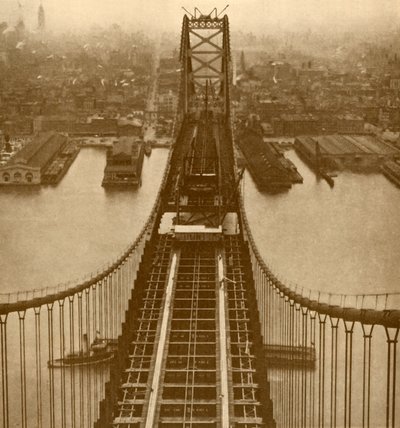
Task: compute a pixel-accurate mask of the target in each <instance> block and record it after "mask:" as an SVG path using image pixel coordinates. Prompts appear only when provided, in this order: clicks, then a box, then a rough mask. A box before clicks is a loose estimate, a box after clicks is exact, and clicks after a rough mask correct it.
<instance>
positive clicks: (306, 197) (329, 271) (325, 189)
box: [244, 151, 400, 294]
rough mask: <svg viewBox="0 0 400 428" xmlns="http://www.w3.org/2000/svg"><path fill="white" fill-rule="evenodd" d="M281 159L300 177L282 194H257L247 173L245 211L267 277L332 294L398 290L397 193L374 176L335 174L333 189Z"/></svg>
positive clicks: (289, 154) (399, 218)
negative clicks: (272, 275) (267, 270)
mask: <svg viewBox="0 0 400 428" xmlns="http://www.w3.org/2000/svg"><path fill="white" fill-rule="evenodd" d="M286 156H287V157H288V158H289V159H291V160H292V161H293V162H294V164H295V165H296V166H297V169H298V171H299V172H300V174H301V175H302V176H303V178H304V183H303V184H296V185H295V186H293V187H292V189H291V190H290V191H289V192H287V193H281V194H277V195H267V194H263V193H261V192H259V191H258V190H257V188H256V187H255V185H254V182H253V181H252V179H251V177H250V176H249V175H248V174H247V175H246V176H245V183H244V189H245V191H244V198H245V206H246V212H247V215H248V218H249V222H250V225H251V228H252V231H253V235H254V238H255V241H256V243H257V246H258V247H259V250H260V252H261V254H262V255H263V256H264V259H265V260H266V261H267V262H268V264H269V265H270V267H271V268H272V270H273V272H274V273H275V274H277V275H278V276H279V277H280V278H282V280H285V281H286V282H288V283H290V284H291V285H294V284H297V285H299V286H300V287H306V288H311V289H317V290H320V291H323V292H329V291H332V292H336V293H354V294H364V293H379V292H382V293H386V292H393V291H396V290H397V291H400V289H399V283H400V265H399V264H398V262H397V260H399V258H400V216H399V212H400V191H399V189H397V188H396V187H395V186H394V185H393V184H392V183H391V182H389V181H388V180H387V179H386V178H385V177H384V176H383V175H381V174H369V175H362V174H354V173H351V172H342V173H340V174H339V176H338V177H337V178H335V186H334V188H332V189H331V188H330V187H329V185H328V183H327V182H326V181H325V180H318V179H317V178H316V176H315V174H314V173H313V172H312V171H311V170H310V169H309V168H308V166H307V165H306V164H305V163H304V162H302V160H301V159H299V157H298V156H297V154H296V153H295V152H294V151H289V152H287V153H286Z"/></svg>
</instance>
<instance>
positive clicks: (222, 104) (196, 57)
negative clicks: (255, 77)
mask: <svg viewBox="0 0 400 428" xmlns="http://www.w3.org/2000/svg"><path fill="white" fill-rule="evenodd" d="M225 9H226V8H225ZM225 9H223V10H222V11H221V12H219V13H218V11H217V9H216V8H214V9H213V10H212V11H211V12H210V13H207V14H205V13H203V12H201V11H200V10H199V9H198V8H195V9H194V12H193V13H190V12H188V11H186V12H187V13H188V14H187V15H185V16H184V18H183V23H182V37H181V50H180V60H181V63H182V68H181V72H182V92H181V106H182V112H183V114H187V113H193V112H196V111H199V110H200V111H201V110H205V109H206V108H208V109H209V110H212V111H214V112H216V113H222V114H223V115H227V116H229V84H230V80H231V78H230V75H231V73H230V68H231V67H230V60H231V57H230V41H229V20H228V17H227V15H222V13H223V12H224V10H225ZM185 10H186V9H185ZM188 15H189V16H188ZM206 105H207V107H206Z"/></svg>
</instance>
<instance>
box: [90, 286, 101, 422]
mask: <svg viewBox="0 0 400 428" xmlns="http://www.w3.org/2000/svg"><path fill="white" fill-rule="evenodd" d="M91 294H92V311H93V315H92V316H93V322H92V337H93V338H96V337H97V336H98V329H99V328H98V323H97V283H96V284H93V285H92V289H91ZM96 367H97V366H96V365H95V366H94V368H93V420H94V421H96V420H97V416H98V415H97V409H98V402H99V401H98V384H99V373H98V370H96Z"/></svg>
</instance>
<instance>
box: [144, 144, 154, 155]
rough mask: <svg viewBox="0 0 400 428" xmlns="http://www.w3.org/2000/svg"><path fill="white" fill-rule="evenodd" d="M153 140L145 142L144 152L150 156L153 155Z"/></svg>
mask: <svg viewBox="0 0 400 428" xmlns="http://www.w3.org/2000/svg"><path fill="white" fill-rule="evenodd" d="M151 150H152V149H151V141H146V142H145V143H144V154H145V155H146V156H147V157H149V156H150V155H151Z"/></svg>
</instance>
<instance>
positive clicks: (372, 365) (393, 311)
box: [241, 200, 400, 428]
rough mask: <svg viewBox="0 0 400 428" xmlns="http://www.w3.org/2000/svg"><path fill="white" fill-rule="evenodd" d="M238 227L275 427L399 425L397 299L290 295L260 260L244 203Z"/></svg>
mask: <svg viewBox="0 0 400 428" xmlns="http://www.w3.org/2000/svg"><path fill="white" fill-rule="evenodd" d="M241 220H242V226H243V229H244V235H245V240H246V241H247V243H248V247H249V251H250V257H251V264H252V269H253V278H254V283H255V291H256V295H257V304H258V310H259V315H260V323H261V332H262V336H263V342H264V345H265V353H266V365H267V371H268V376H269V381H270V385H271V397H272V400H273V403H274V417H275V420H276V422H277V425H278V426H280V427H284V428H286V427H310V428H312V427H324V426H326V427H345V428H347V427H350V426H353V427H393V428H394V427H395V426H398V424H399V418H396V406H398V405H399V403H398V397H397V396H398V392H399V388H400V386H399V382H398V381H396V370H397V369H399V361H398V359H397V358H396V351H397V341H398V335H399V328H400V310H399V309H400V308H399V304H398V303H399V297H400V296H399V294H398V293H391V294H390V293H383V294H373V295H367V294H366V295H347V296H346V295H340V294H334V293H330V292H320V291H313V290H307V289H305V288H300V287H296V288H294V289H292V288H290V287H288V286H286V285H285V284H284V283H283V282H281V281H280V280H279V279H278V278H277V277H276V276H275V275H274V274H273V273H272V272H271V270H270V269H269V267H268V266H267V264H266V263H265V262H264V260H263V258H262V257H261V255H260V254H259V252H258V249H257V246H256V243H255V241H254V238H253V236H252V233H251V228H250V226H249V223H248V221H247V217H246V212H245V209H244V204H243V200H241ZM396 424H397V425H396Z"/></svg>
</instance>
